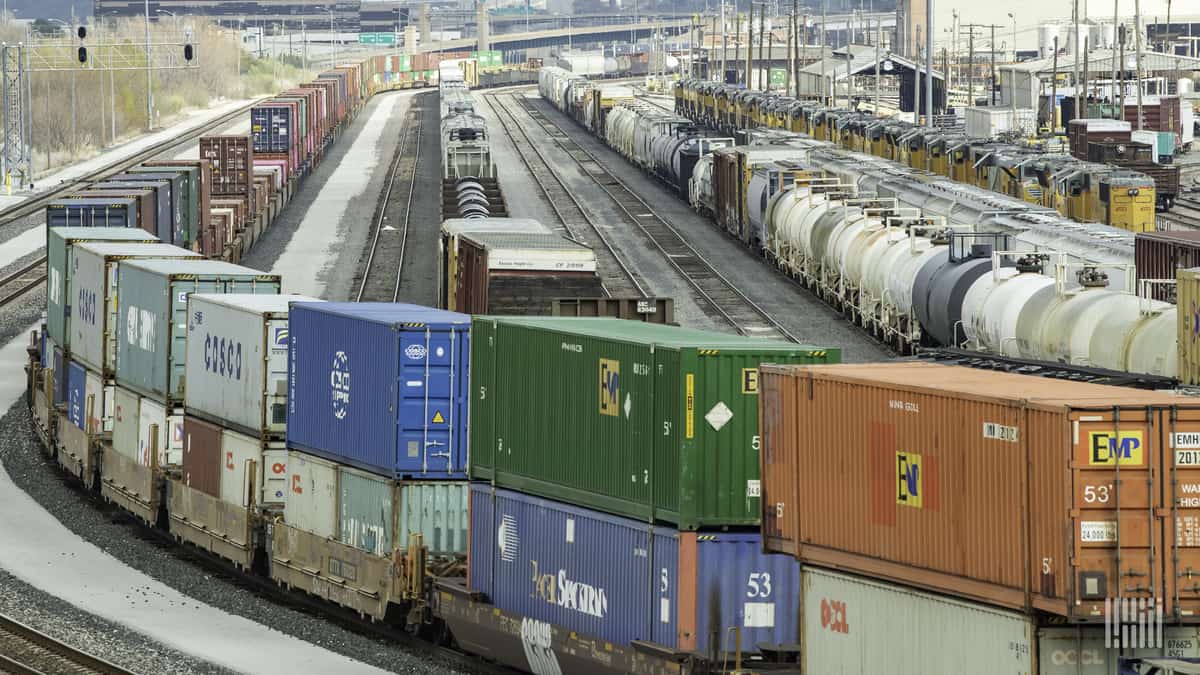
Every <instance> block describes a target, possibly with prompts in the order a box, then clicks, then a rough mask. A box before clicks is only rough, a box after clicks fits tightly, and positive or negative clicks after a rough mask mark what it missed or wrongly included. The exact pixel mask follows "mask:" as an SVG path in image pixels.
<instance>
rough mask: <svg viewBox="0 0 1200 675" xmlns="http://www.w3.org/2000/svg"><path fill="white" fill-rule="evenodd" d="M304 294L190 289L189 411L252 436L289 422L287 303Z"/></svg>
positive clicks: (279, 430)
mask: <svg viewBox="0 0 1200 675" xmlns="http://www.w3.org/2000/svg"><path fill="white" fill-rule="evenodd" d="M293 301H312V302H320V301H319V300H315V299H314V298H309V297H306V296H302V295H243V294H240V293H238V294H221V295H209V294H206V293H192V294H190V295H189V296H188V311H187V364H186V370H187V388H186V391H185V392H184V404H185V405H186V407H187V409H188V412H189V413H190V414H193V415H198V416H200V417H205V418H208V419H212V420H215V421H219V422H221V423H223V424H224V425H225V426H230V427H234V428H237V429H238V430H239V431H242V432H243V433H246V434H248V435H251V436H259V435H263V434H266V435H271V436H273V437H281V436H282V435H283V433H284V430H285V428H286V425H287V358H288V325H287V313H288V304H289V303H290V302H293Z"/></svg>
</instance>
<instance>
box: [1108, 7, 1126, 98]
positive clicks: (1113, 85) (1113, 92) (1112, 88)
mask: <svg viewBox="0 0 1200 675" xmlns="http://www.w3.org/2000/svg"><path fill="white" fill-rule="evenodd" d="M1120 4H1121V0H1113V30H1114V31H1116V32H1117V35H1116V37H1117V38H1118V39H1120V36H1121V22H1120V15H1119V14H1117V12H1118V8H1119V6H1120ZM1121 58H1125V57H1124V56H1122V57H1121ZM1118 62H1119V60H1118V59H1113V64H1112V82H1110V83H1109V86H1108V89H1109V92H1110V93H1109V100H1110V101H1112V102H1113V103H1116V102H1117V64H1118ZM1121 65H1122V66H1123V65H1124V64H1121ZM1117 119H1125V111H1124V110H1122V111H1121V114H1120V115H1118V116H1117Z"/></svg>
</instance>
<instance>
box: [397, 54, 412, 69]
mask: <svg viewBox="0 0 1200 675" xmlns="http://www.w3.org/2000/svg"><path fill="white" fill-rule="evenodd" d="M396 58H397V60H398V61H399V62H400V64H399V67H398V68H396V71H397V72H400V73H407V72H409V71H410V70H412V57H411V56H410V55H408V54H401V55H400V56H398V57H396Z"/></svg>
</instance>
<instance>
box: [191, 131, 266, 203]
mask: <svg viewBox="0 0 1200 675" xmlns="http://www.w3.org/2000/svg"><path fill="white" fill-rule="evenodd" d="M200 159H203V160H208V161H209V162H210V163H211V164H212V177H213V182H212V194H213V196H216V195H239V196H243V197H245V198H246V199H249V198H250V188H251V187H252V185H253V183H254V147H253V145H252V143H251V141H250V137H249V136H202V137H201V138H200Z"/></svg>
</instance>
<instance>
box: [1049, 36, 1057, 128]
mask: <svg viewBox="0 0 1200 675" xmlns="http://www.w3.org/2000/svg"><path fill="white" fill-rule="evenodd" d="M1056 129H1058V36H1057V35H1055V36H1054V70H1053V75H1052V76H1051V77H1050V134H1051V135H1053V134H1054V132H1055V130H1056Z"/></svg>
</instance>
